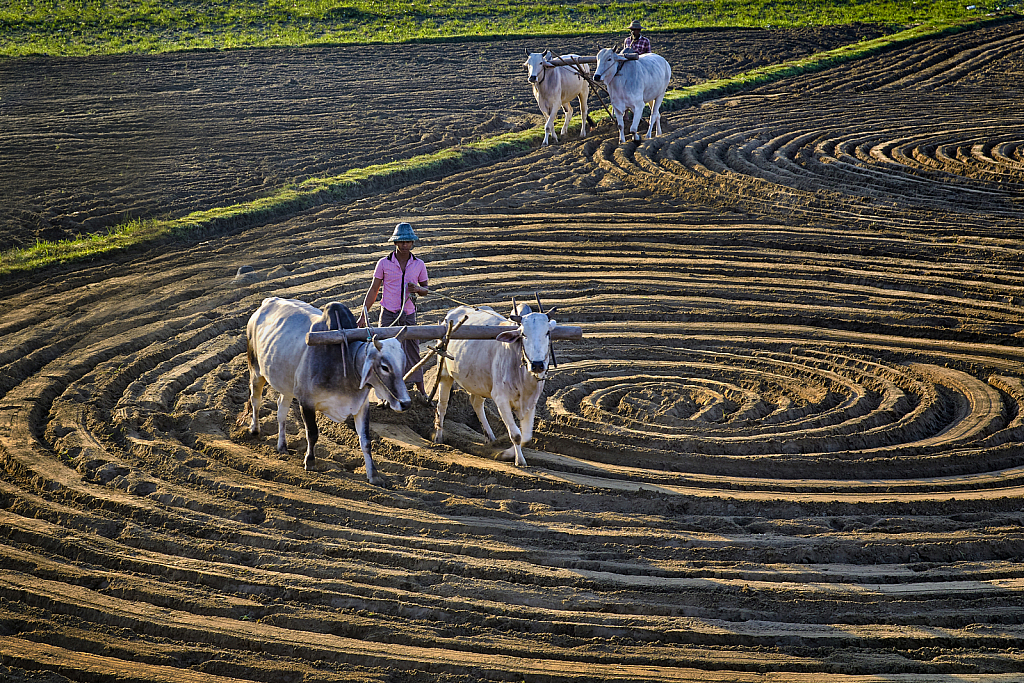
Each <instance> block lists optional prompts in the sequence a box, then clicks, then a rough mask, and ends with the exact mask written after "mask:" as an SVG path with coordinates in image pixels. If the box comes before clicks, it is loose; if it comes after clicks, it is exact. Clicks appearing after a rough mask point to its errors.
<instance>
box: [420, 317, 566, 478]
mask: <svg viewBox="0 0 1024 683" xmlns="http://www.w3.org/2000/svg"><path fill="white" fill-rule="evenodd" d="M554 310H555V308H554V307H551V308H549V309H548V311H547V312H548V313H552V312H554ZM463 316H468V319H467V320H466V324H467V325H500V326H503V327H506V328H507V329H506V330H504V331H502V332H501V333H500V334H498V336H497V342H494V341H491V340H489V339H453V340H452V341H451V342H450V343H449V345H448V353H449V354H450V355H451V357H452V359H453V360H449V361H446V362H445V363H444V364H443V365H442V366H441V369H440V373H439V377H438V383H439V386H440V393H439V394H438V399H437V415H436V417H435V421H434V442H435V443H444V414H445V412H446V411H447V410H448V397H449V394H450V393H451V390H452V384H454V383H455V382H458V384H459V386H460V387H462V388H463V389H465V390H466V393H468V394H469V400H470V403H471V404H472V405H473V410H475V411H476V415H477V417H478V418H480V424H481V425H483V428H484V432H485V433H486V434H487V438H488V439H490V440H491V441H492V442H493V441H494V440H495V439H494V432H493V431H492V430H491V426H490V425H489V424H488V423H487V416H486V415H485V414H484V400H485V399H488V398H490V399H493V400H494V403H495V405H497V407H498V413H499V414H500V415H501V419H502V421H504V423H505V427H506V428H507V429H508V435H509V437H510V438H511V439H512V446H511V447H510V448H507V449H505V450H504V451H502V452H501V453H500V454H499V455H498V457H499V458H501V459H502V460H513V459H514V460H515V463H516V465H519V466H520V467H525V466H526V458H524V457H523V448H522V447H523V444H525V443H527V442H528V441H529V440H530V439H532V438H533V419H534V415H535V413H536V410H537V399H539V398H540V395H541V393H542V392H543V391H544V380H545V378H546V377H547V372H548V364H549V363H550V362H551V356H550V355H549V354H550V349H551V329H552V328H554V327H555V325H556V323H555V321H554V320H550V319H549V318H548V316H547V315H546V314H545V313H533V312H531V310H530V307H529V306H523V307H522V308H520V309H519V314H518V315H510V316H509V317H508V319H506V318H504V317H503V316H501V315H499V314H497V313H495V312H494V310H493V309H491V308H488V307H487V306H481V307H479V308H469V307H467V306H461V307H459V308H456V309H453V310H452V311H449V313H448V315H446V316H445V321H449V320H450V321H452V322H453V323H456V324H457V323H458V322H459V321H460V320H462V318H463ZM513 411H514V412H515V415H518V417H519V426H518V427H517V426H516V421H515V415H513Z"/></svg>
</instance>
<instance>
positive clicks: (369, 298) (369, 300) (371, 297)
mask: <svg viewBox="0 0 1024 683" xmlns="http://www.w3.org/2000/svg"><path fill="white" fill-rule="evenodd" d="M383 281H384V280H382V279H381V278H379V277H375V278H373V282H371V283H370V288H369V289H368V290H366V296H365V297H364V298H363V308H362V309H361V310H360V311H359V321H358V325H359V327H366V316H364V315H363V311H366V312H367V313H369V311H370V309H371V308H373V304H374V303H376V301H377V293H378V292H379V291H380V283H381V282H383Z"/></svg>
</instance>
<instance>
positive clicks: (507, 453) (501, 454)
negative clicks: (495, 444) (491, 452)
mask: <svg viewBox="0 0 1024 683" xmlns="http://www.w3.org/2000/svg"><path fill="white" fill-rule="evenodd" d="M494 459H495V460H501V461H502V462H515V460H516V449H515V448H506V449H505V450H503V451H498V453H497V454H496V455H495V456H494Z"/></svg>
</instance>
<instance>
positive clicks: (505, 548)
mask: <svg viewBox="0 0 1024 683" xmlns="http://www.w3.org/2000/svg"><path fill="white" fill-rule="evenodd" d="M873 34H874V33H873V29H871V27H852V28H848V29H835V30H831V29H830V30H818V31H803V32H800V31H793V32H765V31H731V32H729V31H725V32H698V33H686V34H675V35H665V36H658V37H657V38H658V40H657V41H656V47H657V48H658V49H659V51H661V52H662V53H663V54H665V55H666V56H668V58H669V62H670V63H671V64H672V66H673V69H674V71H675V74H676V77H675V79H674V84H675V85H683V84H685V83H687V82H691V81H693V80H699V79H703V78H708V77H717V76H724V75H728V74H731V73H737V72H739V71H743V70H746V69H748V68H750V67H751V66H755V65H758V64H763V63H772V62H778V61H782V60H784V59H787V58H790V57H793V56H796V55H800V54H806V53H808V52H811V51H816V50H820V49H826V48H828V47H833V46H835V45H838V44H842V43H845V42H850V41H852V40H856V39H857V37H859V36H861V35H873ZM526 45H528V43H527V42H525V41H508V42H504V43H501V42H495V43H470V44H455V45H452V44H448V45H412V46H404V47H387V48H385V47H374V48H371V49H369V53H367V51H366V50H356V49H352V48H336V49H326V48H325V49H313V50H302V51H297V50H296V51H271V50H267V51H247V52H232V53H203V54H188V55H165V56H154V57H136V58H116V59H115V58H105V59H87V60H16V61H8V62H3V63H0V83H3V86H2V87H3V92H2V98H0V113H2V114H3V119H2V120H3V121H4V122H5V124H6V125H5V127H4V128H3V130H2V131H0V142H2V143H3V144H0V173H2V174H3V180H4V183H5V192H6V196H8V197H10V198H12V199H11V200H10V201H6V202H5V203H4V205H3V207H2V211H4V212H5V213H4V214H3V215H2V216H0V222H2V226H3V227H2V230H3V233H2V236H3V244H4V246H10V245H15V244H24V243H26V242H31V241H33V240H34V239H35V237H36V236H47V237H50V238H52V237H54V236H61V235H68V234H74V233H76V232H80V231H83V230H90V229H96V228H100V229H101V228H102V227H103V226H104V225H109V224H112V223H111V221H112V222H116V221H117V220H120V219H121V218H122V217H123V216H125V215H130V216H135V215H137V216H142V215H160V214H169V215H180V214H182V213H186V212H188V211H191V210H195V209H200V208H208V207H210V206H213V205H217V204H227V203H233V202H236V201H240V200H243V199H247V198H253V197H256V196H259V194H260V193H261V192H265V191H267V189H269V188H272V187H277V186H278V185H280V184H281V183H282V182H283V181H286V180H296V179H301V178H304V177H308V176H309V175H315V174H325V173H337V172H340V171H342V170H344V169H346V168H351V167H355V166H361V165H364V164H367V163H373V162H376V161H380V160H382V159H390V158H400V157H406V156H411V155H415V154H420V153H423V152H425V151H430V150H432V149H437V148H439V147H444V146H448V145H451V144H454V143H456V142H458V141H459V140H462V139H466V138H472V137H477V136H480V135H483V134H487V133H489V132H494V131H499V130H504V129H511V128H522V127H524V126H527V125H534V124H535V123H536V122H537V120H538V118H539V117H538V115H537V113H536V111H535V107H534V106H533V104H532V99H531V97H530V93H529V90H528V88H527V86H526V84H525V83H524V79H523V72H522V71H521V69H520V68H519V66H518V65H519V62H520V61H521V58H520V56H519V55H521V54H522V48H523V47H524V46H526ZM595 45H596V43H595ZM537 47H539V46H537ZM591 47H594V46H590V45H572V46H564V49H565V50H567V51H568V50H569V49H573V50H575V51H579V52H586V51H587V50H588V49H589V48H591ZM466 53H471V54H472V55H473V56H474V57H480V58H481V60H480V64H476V65H475V66H474V67H471V66H470V65H469V64H467V60H466V59H465V55H466ZM353 65H357V66H353ZM342 66H344V68H342ZM439 73H445V74H447V75H448V76H450V75H451V74H453V73H456V74H458V76H459V77H458V78H457V79H452V80H451V82H447V83H444V84H443V86H441V85H439V83H438V80H437V75H438V74H439ZM19 74H20V77H19ZM30 74H41V76H39V78H38V79H37V80H36V81H32V80H31V77H30ZM1022 84H1024V21H1011V22H1006V23H1003V24H1001V25H998V26H994V27H990V28H985V29H979V30H975V31H971V32H968V33H963V34H959V35H955V36H950V37H945V38H939V39H933V40H929V41H926V42H923V43H919V44H917V45H913V46H908V47H903V48H899V49H896V50H893V51H890V52H887V53H884V54H881V55H878V56H875V57H872V58H869V59H865V60H861V61H858V62H855V63H851V64H849V65H845V66H840V67H836V68H833V69H830V70H827V71H823V72H820V73H817V74H811V75H805V76H801V77H797V78H792V79H788V80H786V81H782V82H779V83H775V84H772V85H769V86H764V87H761V88H759V89H755V90H750V91H746V92H744V93H742V94H737V95H735V96H730V97H726V98H721V99H717V100H714V101H711V102H706V103H704V104H703V105H701V106H697V107H690V108H686V109H681V110H678V111H673V112H671V113H669V114H668V115H667V116H666V123H667V130H666V132H665V134H664V135H663V136H662V137H660V138H657V139H654V140H650V141H644V142H642V143H640V144H633V143H629V144H626V145H621V146H620V145H619V144H618V143H617V139H618V135H617V133H616V132H615V131H614V130H613V129H612V127H611V126H609V125H603V126H601V127H599V128H598V129H597V130H596V131H594V133H593V134H592V135H591V137H590V138H589V139H587V140H583V141H579V140H576V139H571V140H569V141H563V142H562V143H559V144H556V145H552V146H550V147H547V148H542V149H535V150H532V151H529V152H526V153H524V154H521V155H519V156H517V157H514V158H511V159H507V160H504V161H500V162H494V163H491V164H489V165H486V166H482V167H480V168H476V169H473V170H469V171H464V172H459V173H454V174H450V175H448V176H446V177H438V178H433V179H430V180H427V181H424V182H422V183H419V184H413V185H408V186H403V187H398V188H394V189H392V190H390V191H388V192H384V193H381V194H376V195H372V196H365V197H361V198H358V199H355V200H353V201H351V202H345V203H334V204H324V205H321V206H319V207H316V208H314V209H311V210H309V211H308V212H306V213H302V214H299V215H294V216H290V217H287V218H283V219H280V220H277V221H274V222H270V223H267V224H265V225H260V226H256V227H252V228H249V229H246V230H244V231H240V232H237V233H235V234H229V235H221V236H212V237H210V238H209V239H208V240H207V241H203V242H199V243H183V242H179V243H165V244H160V245H155V246H153V247H151V248H145V249H138V250H135V251H133V252H131V253H127V254H123V255H121V256H119V257H111V258H110V259H107V260H100V261H95V262H92V263H89V264H86V265H82V266H78V267H69V268H66V269H62V270H51V271H48V272H44V273H39V274H35V275H31V276H19V277H16V278H8V279H7V280H5V281H3V282H0V295H2V296H0V301H2V303H0V338H2V340H3V342H2V344H0V463H2V465H3V477H2V479H0V567H2V571H0V679H3V680H10V681H16V682H19V683H21V682H24V681H47V682H52V681H66V680H74V681H107V680H117V681H147V682H148V681H153V682H156V681H160V682H165V681H167V682H176V683H183V682H186V681H189V682H191V681H197V682H198V681H202V682H204V683H205V682H207V681H209V682H213V683H220V682H221V681H225V682H226V681H268V682H270V681H273V682H275V683H276V682H279V681H281V682H293V681H295V682H298V681H381V682H384V681H402V682H413V681H445V682H461V681H481V680H501V681H520V680H527V681H544V682H548V681H552V682H553V681H573V682H577V683H582V682H583V681H743V682H747V681H750V682H762V681H778V682H789V681H806V682H819V681H844V682H850V683H852V682H867V681H878V682H881V681H889V682H893V681H900V682H905V683H924V682H933V681H950V682H953V681H956V682H964V681H983V682H996V681H998V682H1000V683H1004V682H1005V683H1009V682H1011V681H1013V682H1019V681H1021V680H1024V673H1022V672H1024V604H1022V603H1024V532H1022V530H1021V524H1022V521H1024V510H1022V504H1024V448H1022V440H1024V410H1022V406H1024V362H1022V359H1021V357H1020V356H1021V347H1022V343H1024V324H1022V321H1021V313H1022V311H1024V290H1022V285H1024V272H1022V265H1024V243H1022V241H1021V240H1022V237H1024V226H1022V220H1024V204H1022V196H1024V195H1022V189H1024V105H1022V103H1024V85H1022ZM513 96H515V99H514V100H513V99H512V97H513ZM58 106H60V107H62V108H63V112H62V113H58V112H59V111H60V110H59V109H58ZM89 112H92V113H89ZM58 145H59V147H57V146H58ZM401 219H406V220H410V221H411V222H413V224H414V225H415V226H416V229H417V231H418V232H419V234H420V236H421V238H422V244H421V245H420V246H418V247H417V253H418V254H420V255H421V256H423V257H424V258H425V260H426V261H427V262H428V267H429V268H430V271H431V277H432V283H431V284H432V287H434V288H435V289H436V291H437V292H438V293H439V294H443V295H444V296H446V297H450V299H445V298H441V297H440V296H438V295H435V296H431V297H425V298H424V299H422V300H421V303H422V313H421V321H423V322H429V323H433V322H435V321H437V320H438V319H440V317H441V316H443V314H444V313H445V312H446V311H447V310H448V308H450V307H451V306H452V305H453V304H452V303H451V299H456V300H461V301H466V302H470V303H473V304H488V305H493V306H495V307H496V308H499V309H500V310H507V307H508V305H509V302H510V299H511V297H512V296H516V297H517V298H521V299H525V300H531V299H533V297H534V293H535V292H539V293H540V294H541V296H542V297H543V299H544V301H545V303H546V304H550V305H557V306H558V307H559V309H560V310H559V312H558V313H557V314H556V316H555V317H556V318H557V319H558V320H559V321H560V322H564V323H567V324H578V325H582V326H583V327H584V329H585V331H586V336H585V338H584V339H583V340H582V341H579V342H560V343H559V344H558V345H557V346H556V352H557V356H558V361H559V366H558V370H557V372H556V373H555V374H554V375H553V376H552V378H551V379H550V380H549V382H548V384H547V387H546V388H545V392H544V396H543V398H542V399H541V404H540V406H539V420H538V426H537V434H536V438H535V441H534V442H532V443H531V444H530V445H529V447H528V448H527V449H526V457H527V460H528V462H529V466H528V467H526V468H522V469H520V468H516V467H514V466H512V465H511V464H508V463H503V462H498V461H496V460H494V459H493V458H492V457H491V456H490V454H491V452H492V451H493V448H492V447H491V446H490V445H488V444H486V443H485V442H484V438H483V436H482V435H481V433H480V425H479V424H474V422H473V420H474V418H473V417H472V411H471V409H470V408H469V405H468V401H466V400H465V398H464V396H462V397H461V398H460V399H458V400H457V401H456V404H455V405H453V407H452V409H451V410H450V412H449V420H448V423H447V424H446V430H447V432H448V434H450V435H451V437H452V438H451V441H450V443H449V444H447V445H444V446H438V445H433V444H431V443H430V442H429V437H430V430H431V413H432V409H431V407H430V406H429V405H428V404H427V402H426V401H424V400H420V401H418V402H417V404H416V406H415V409H414V410H413V411H411V413H405V414H401V415H399V414H396V413H391V412H388V411H385V410H377V409H375V412H374V414H373V430H374V432H375V441H374V453H375V457H376V459H377V462H378V466H379V467H380V470H381V471H382V473H384V475H385V476H386V477H387V478H388V480H389V485H388V486H387V487H385V488H378V487H374V486H371V485H369V484H368V483H367V482H366V480H365V476H364V470H363V467H362V457H361V455H360V454H359V451H358V445H357V442H356V437H355V433H354V432H353V431H352V429H351V428H350V427H349V426H347V425H344V424H334V423H330V422H328V421H326V420H323V421H322V422H321V430H322V435H321V441H320V445H319V458H320V467H319V470H318V471H316V472H312V473H307V472H305V471H303V469H302V456H301V453H302V450H303V449H304V443H303V437H302V434H301V430H300V429H299V425H298V423H297V422H295V421H294V420H292V421H291V422H290V425H289V445H290V447H291V448H292V451H291V453H290V454H289V455H287V456H282V455H280V454H278V453H277V452H276V451H275V450H274V436H272V434H271V435H266V434H265V435H264V436H263V437H261V438H252V437H249V436H248V435H247V433H246V432H245V430H244V429H241V428H239V427H237V426H236V417H237V416H238V414H239V412H240V411H241V410H242V407H243V404H244V402H245V400H246V397H247V381H248V377H247V369H246V364H245V357H244V349H245V322H246V320H247V318H248V316H249V315H250V314H251V313H252V311H253V310H255V308H256V307H257V306H258V305H259V303H260V301H261V300H262V299H263V298H264V297H266V296H284V297H293V298H299V299H303V300H306V301H309V302H311V303H314V304H316V305H323V304H324V303H326V302H328V301H341V302H343V303H345V304H347V305H349V306H355V305H356V304H357V302H358V301H360V300H361V298H362V295H363V293H364V292H365V289H366V287H367V285H368V279H369V274H370V268H371V265H372V263H373V262H374V261H375V260H376V259H377V258H379V256H380V255H382V254H383V253H384V239H385V238H386V237H387V235H389V234H390V230H391V228H392V227H393V225H394V223H395V222H396V221H397V220H401ZM240 266H250V267H252V269H253V271H252V272H249V273H242V274H236V273H237V270H238V268H239V267H240ZM431 379H432V378H431V373H428V385H429V384H430V383H431ZM273 407H274V404H273V402H272V401H271V400H269V397H268V399H267V400H266V401H265V402H264V406H263V416H264V417H263V426H264V429H265V430H266V431H270V432H271V433H272V432H273V430H274V428H275V424H274V419H273V417H272V408H273ZM491 417H492V420H491V421H492V424H493V425H494V426H495V428H496V431H498V432H499V433H501V432H500V422H499V420H498V419H497V416H496V415H492V416H491Z"/></svg>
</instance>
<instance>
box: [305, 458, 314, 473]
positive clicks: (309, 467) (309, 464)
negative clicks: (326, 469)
mask: <svg viewBox="0 0 1024 683" xmlns="http://www.w3.org/2000/svg"><path fill="white" fill-rule="evenodd" d="M302 467H303V469H305V470H306V471H307V472H313V471H314V470H316V458H314V457H313V456H311V455H307V456H306V458H305V460H303V461H302Z"/></svg>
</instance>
